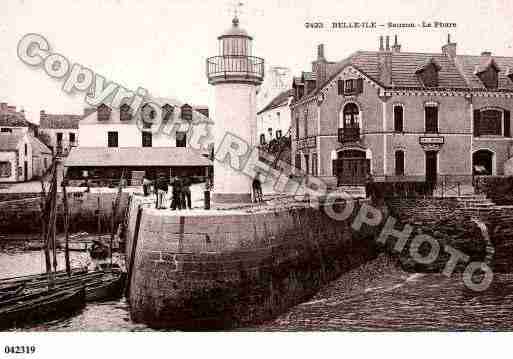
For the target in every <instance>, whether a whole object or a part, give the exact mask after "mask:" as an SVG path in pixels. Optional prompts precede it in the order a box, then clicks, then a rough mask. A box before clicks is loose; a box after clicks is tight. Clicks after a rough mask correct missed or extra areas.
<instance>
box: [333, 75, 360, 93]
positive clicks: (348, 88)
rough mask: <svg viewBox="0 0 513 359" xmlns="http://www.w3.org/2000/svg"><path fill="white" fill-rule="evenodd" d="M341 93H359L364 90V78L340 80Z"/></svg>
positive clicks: (339, 88)
mask: <svg viewBox="0 0 513 359" xmlns="http://www.w3.org/2000/svg"><path fill="white" fill-rule="evenodd" d="M337 88H338V94H339V95H357V94H359V93H362V92H363V79H350V80H345V81H344V80H338V82H337Z"/></svg>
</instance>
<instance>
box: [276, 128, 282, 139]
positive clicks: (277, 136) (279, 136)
mask: <svg viewBox="0 0 513 359" xmlns="http://www.w3.org/2000/svg"><path fill="white" fill-rule="evenodd" d="M276 138H281V130H276Z"/></svg>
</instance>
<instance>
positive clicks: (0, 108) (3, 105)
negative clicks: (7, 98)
mask: <svg viewBox="0 0 513 359" xmlns="http://www.w3.org/2000/svg"><path fill="white" fill-rule="evenodd" d="M0 111H2V112H4V111H7V102H0Z"/></svg>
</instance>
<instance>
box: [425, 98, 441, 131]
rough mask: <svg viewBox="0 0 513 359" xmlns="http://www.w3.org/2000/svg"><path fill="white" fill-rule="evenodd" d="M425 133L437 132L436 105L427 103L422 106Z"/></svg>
mask: <svg viewBox="0 0 513 359" xmlns="http://www.w3.org/2000/svg"><path fill="white" fill-rule="evenodd" d="M424 116H425V120H426V123H425V126H426V133H437V132H438V106H436V105H431V104H427V105H426V107H424Z"/></svg>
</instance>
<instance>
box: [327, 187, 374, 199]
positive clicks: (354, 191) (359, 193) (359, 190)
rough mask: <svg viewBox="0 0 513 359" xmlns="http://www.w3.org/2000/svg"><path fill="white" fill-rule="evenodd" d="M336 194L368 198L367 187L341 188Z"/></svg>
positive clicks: (338, 188)
mask: <svg viewBox="0 0 513 359" xmlns="http://www.w3.org/2000/svg"><path fill="white" fill-rule="evenodd" d="M335 192H336V193H344V192H345V193H347V194H348V195H349V196H351V198H367V191H366V190H365V186H339V187H337V189H336V191H335Z"/></svg>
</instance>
